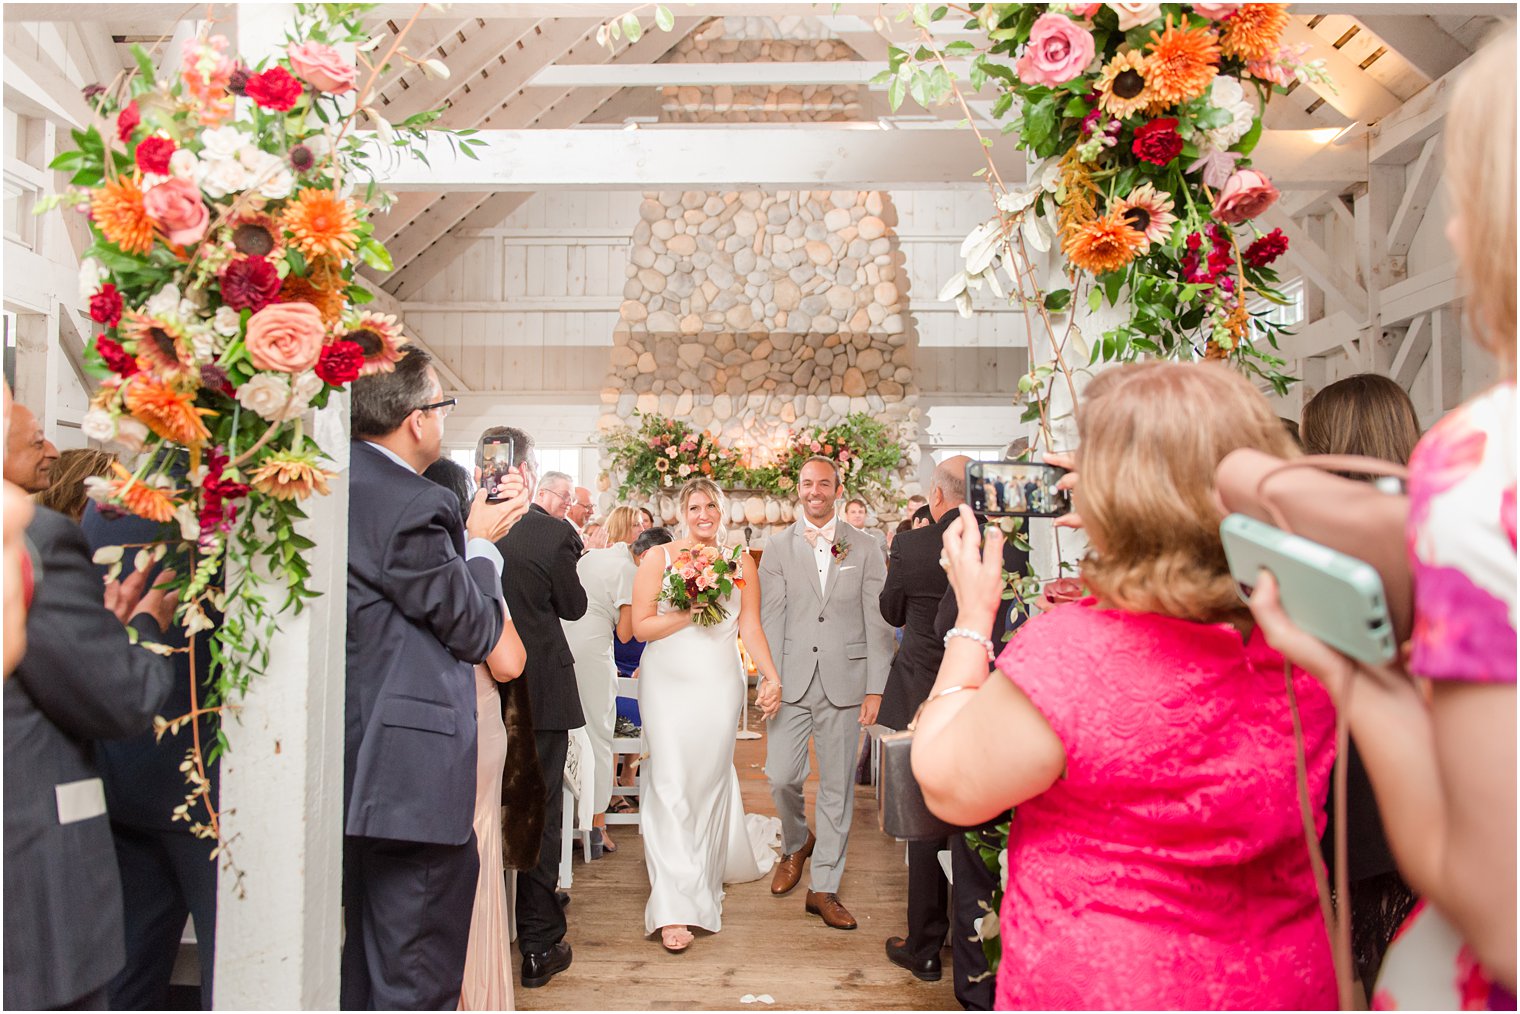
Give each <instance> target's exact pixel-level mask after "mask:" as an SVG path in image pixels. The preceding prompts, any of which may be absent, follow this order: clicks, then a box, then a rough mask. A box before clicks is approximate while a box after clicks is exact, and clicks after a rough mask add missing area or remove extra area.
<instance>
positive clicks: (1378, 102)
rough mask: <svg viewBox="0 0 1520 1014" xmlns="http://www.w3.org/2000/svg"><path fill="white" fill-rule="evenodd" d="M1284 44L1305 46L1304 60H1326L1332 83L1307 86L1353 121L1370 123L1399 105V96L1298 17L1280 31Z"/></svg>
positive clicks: (1326, 67)
mask: <svg viewBox="0 0 1520 1014" xmlns="http://www.w3.org/2000/svg"><path fill="white" fill-rule="evenodd" d="M1283 43H1284V44H1285V45H1289V46H1307V47H1308V52H1307V54H1306V58H1307V59H1311V60H1324V61H1325V69H1326V70H1327V71H1329V72H1330V78H1331V80H1332V81H1333V82H1334V86H1333V87H1332V86H1329V85H1321V84H1310V86H1309V87H1310V88H1312V89H1313V90H1314V91H1315V93H1316V94H1318V95H1319V96H1320V97H1321V98H1323V99H1324V100H1325V102H1326V103H1327V104H1329V105H1331V106H1333V107H1334V108H1335V109H1337V110H1339V111H1340V112H1341V113H1343V114H1344V115H1346V116H1348V117H1350V118H1351V119H1352V120H1360V121H1361V122H1363V123H1371V122H1373V121H1374V120H1379V119H1382V118H1383V117H1384V116H1387V115H1388V114H1389V113H1391V112H1393V111H1394V110H1396V109H1398V108H1399V106H1400V105H1401V103H1400V102H1399V99H1398V96H1396V95H1394V94H1393V93H1392V92H1390V91H1389V90H1388V89H1386V88H1384V87H1383V86H1382V85H1380V84H1378V82H1377V81H1376V80H1375V79H1374V78H1373V77H1372V75H1371V74H1368V73H1367V72H1366V71H1365V70H1363V69H1362V68H1361V67H1360V66H1358V65H1357V64H1356V63H1354V62H1352V61H1351V60H1350V59H1349V58H1348V57H1347V56H1346V55H1345V54H1344V53H1342V52H1341V51H1340V50H1338V49H1336V48H1335V47H1334V46H1333V45H1331V44H1330V42H1328V41H1327V40H1326V39H1324V38H1323V37H1322V36H1320V35H1319V34H1317V33H1316V32H1314V31H1313V30H1312V29H1310V28H1309V27H1308V26H1307V25H1306V24H1303V23H1302V22H1300V21H1299V20H1298V19H1296V18H1295V19H1293V20H1291V21H1289V22H1288V26H1287V28H1285V29H1284V30H1283Z"/></svg>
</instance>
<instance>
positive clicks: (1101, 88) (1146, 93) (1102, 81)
mask: <svg viewBox="0 0 1520 1014" xmlns="http://www.w3.org/2000/svg"><path fill="white" fill-rule="evenodd" d="M1149 72H1150V66H1149V61H1148V60H1147V59H1146V56H1145V54H1144V53H1142V52H1140V51H1139V50H1138V49H1131V50H1129V51H1127V52H1124V53H1120V54H1119V55H1118V56H1116V57H1114V58H1113V59H1112V60H1110V61H1108V65H1107V66H1106V67H1104V68H1103V73H1101V74H1099V75H1098V105H1099V106H1101V107H1102V109H1103V111H1104V112H1105V113H1107V114H1108V115H1110V116H1114V117H1117V118H1118V119H1121V120H1123V119H1125V118H1127V117H1130V116H1133V115H1134V114H1135V113H1138V112H1140V111H1141V110H1143V109H1146V108H1147V107H1149V106H1150V105H1151V104H1152V103H1154V102H1155V101H1156V95H1155V93H1154V92H1152V91H1151V87H1150V81H1149V80H1148V78H1147V76H1146V75H1147V74H1148V73H1149Z"/></svg>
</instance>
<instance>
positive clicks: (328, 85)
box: [285, 42, 359, 95]
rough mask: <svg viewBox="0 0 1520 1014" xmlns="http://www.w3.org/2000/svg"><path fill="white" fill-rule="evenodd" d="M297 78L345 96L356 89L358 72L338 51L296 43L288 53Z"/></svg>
mask: <svg viewBox="0 0 1520 1014" xmlns="http://www.w3.org/2000/svg"><path fill="white" fill-rule="evenodd" d="M285 55H286V56H288V57H289V58H290V66H291V68H292V69H293V70H295V72H296V76H297V77H299V78H301V79H302V80H304V81H305V82H306V83H307V84H309V85H311V86H312V87H313V88H315V89H316V90H317V91H319V92H327V93H328V94H329V95H342V94H343V93H344V92H350V91H353V90H354V79H355V78H356V77H357V76H358V73H359V72H358V70H357V69H356V68H355V67H354V65H353V64H352V63H350V62H348V61H347V60H345V59H343V57H342V56H340V55H339V54H338V51H337V50H336V49H334V48H332V47H331V46H324V45H322V43H320V42H302V43H300V44H296V43H294V42H292V43H291V44H290V46H289V48H287V49H286V50H285Z"/></svg>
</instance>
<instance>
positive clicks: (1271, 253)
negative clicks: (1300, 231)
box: [1240, 229, 1288, 268]
mask: <svg viewBox="0 0 1520 1014" xmlns="http://www.w3.org/2000/svg"><path fill="white" fill-rule="evenodd" d="M1287 252H1288V237H1287V236H1284V235H1283V231H1282V230H1281V229H1273V230H1272V231H1271V232H1269V233H1267V234H1266V235H1265V236H1257V237H1256V240H1255V241H1254V242H1253V243H1252V244H1251V245H1250V246H1248V247H1246V249H1245V252H1244V253H1242V254H1241V255H1240V259H1241V260H1243V261H1245V262H1246V263H1247V264H1249V265H1250V266H1251V267H1253V268H1264V267H1266V266H1267V265H1268V264H1271V263H1272V262H1273V261H1275V260H1277V258H1279V257H1281V256H1282V255H1283V254H1285V253H1287Z"/></svg>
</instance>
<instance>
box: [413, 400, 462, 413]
mask: <svg viewBox="0 0 1520 1014" xmlns="http://www.w3.org/2000/svg"><path fill="white" fill-rule="evenodd" d="M457 404H459V399H458V398H445V399H443V400H442V401H435V402H432V403H431V404H427V405H418V406H417V409H416V410H417V411H418V412H431V411H433V409H435V408H436V409H452V408H453V407H454V406H455V405H457ZM442 414H443V415H448V414H449V413H448V412H444V413H442Z"/></svg>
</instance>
